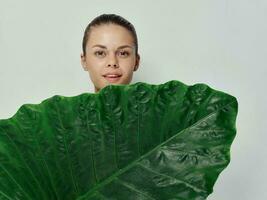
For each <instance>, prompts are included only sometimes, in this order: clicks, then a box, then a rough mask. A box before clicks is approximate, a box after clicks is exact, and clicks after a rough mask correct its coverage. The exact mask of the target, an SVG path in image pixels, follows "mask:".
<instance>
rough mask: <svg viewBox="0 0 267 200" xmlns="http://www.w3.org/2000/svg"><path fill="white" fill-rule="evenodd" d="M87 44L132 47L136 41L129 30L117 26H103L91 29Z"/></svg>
mask: <svg viewBox="0 0 267 200" xmlns="http://www.w3.org/2000/svg"><path fill="white" fill-rule="evenodd" d="M87 44H88V45H89V46H94V45H96V44H102V45H105V46H106V45H120V46H121V45H130V46H132V45H133V44H134V39H133V36H132V34H131V32H130V31H129V30H127V29H126V28H125V27H123V26H120V25H117V24H102V25H99V26H94V27H91V30H90V33H89V37H88V41H87Z"/></svg>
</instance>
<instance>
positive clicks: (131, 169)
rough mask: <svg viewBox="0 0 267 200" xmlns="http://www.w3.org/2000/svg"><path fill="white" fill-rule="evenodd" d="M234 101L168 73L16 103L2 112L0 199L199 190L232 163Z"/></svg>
mask: <svg viewBox="0 0 267 200" xmlns="http://www.w3.org/2000/svg"><path fill="white" fill-rule="evenodd" d="M237 107H238V104H237V100H236V98H235V97H233V96H231V95H229V94H226V93H223V92H221V91H217V90H214V89H211V88H210V87H209V86H207V85H205V84H195V85H193V86H187V85H185V84H183V83H181V82H179V81H175V80H173V81H169V82H166V83H164V84H160V85H151V84H147V83H142V82H138V83H135V84H131V85H109V86H107V87H105V88H103V89H102V90H101V91H100V92H99V93H97V94H90V93H84V94H81V95H78V96H74V97H63V96H59V95H55V96H53V97H51V98H49V99H46V100H44V101H43V102H42V103H40V104H24V105H22V106H21V107H20V108H19V110H18V111H17V113H16V114H15V115H14V116H13V117H11V118H9V119H3V120H0V199H12V200H13V199H22V200H24V199H26V200H39V199H40V200H53V199H55V200H56V199H58V200H68V199H71V200H75V199H77V200H106V199H114V200H126V199H127V200H128V199H129V200H130V199H133V200H137V199H138V200H139V199H140V200H141V199H142V200H143V199H148V200H150V199H155V200H165V199H166V200H174V199H175V200H180V199H181V200H190V199H192V200H193V199H194V200H202V199H206V198H207V196H208V195H209V194H210V193H212V191H213V185H214V184H215V181H216V179H217V178H218V176H219V174H220V173H221V172H222V170H223V169H224V168H225V167H226V166H227V165H228V164H229V162H230V146H231V144H232V142H233V139H234V137H235V134H236V127H235V120H236V116H237Z"/></svg>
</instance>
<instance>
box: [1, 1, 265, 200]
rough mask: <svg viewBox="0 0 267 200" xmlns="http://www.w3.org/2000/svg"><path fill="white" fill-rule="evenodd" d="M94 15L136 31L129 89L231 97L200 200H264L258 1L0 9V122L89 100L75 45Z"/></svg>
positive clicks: (29, 4)
mask: <svg viewBox="0 0 267 200" xmlns="http://www.w3.org/2000/svg"><path fill="white" fill-rule="evenodd" d="M102 13H115V14H119V15H122V16H123V17H125V18H126V19H128V20H129V21H131V22H132V23H133V24H134V25H135V27H136V31H137V33H138V37H139V49H140V54H141V64H140V68H139V70H138V71H137V72H135V73H134V79H133V81H132V83H135V82H137V81H144V82H148V83H151V84H159V83H164V82H167V81H169V80H180V81H182V82H184V83H185V84H188V85H192V84H195V83H206V84H208V85H209V86H210V87H212V88H214V89H217V90H222V91H224V92H227V93H229V94H232V95H234V96H236V97H237V99H238V102H239V112H238V118H237V136H236V138H235V140H234V142H233V145H232V151H231V158H232V161H231V163H230V164H229V166H228V167H227V168H226V169H225V170H224V171H223V172H222V173H221V174H220V176H219V178H218V180H217V182H216V184H215V187H214V192H213V194H212V195H210V197H209V198H208V199H209V200H265V199H267V192H266V188H267V174H266V168H267V161H266V156H267V148H266V145H267V136H266V133H265V129H266V128H265V125H266V124H267V120H266V111H267V109H266V108H267V106H266V104H267V95H266V88H265V87H264V86H266V83H267V81H266V77H265V76H266V75H267V70H266V68H267V66H266V64H267V61H266V56H267V42H266V41H267V40H266V35H267V23H266V19H267V1H266V0H253V1H252V0H171V1H170V0H169V1H168V0H166V1H155V0H142V1H141V0H135V1H125V0H124V1H122V0H112V1H104V0H93V1H92V0H75V1H63V0H60V1H59V0H58V1H56V0H53V1H52V0H50V1H48V0H45V1H43V0H42V1H41V0H24V1H18V0H16V1H15V0H0V119H3V118H9V117H11V116H13V115H14V114H15V112H16V111H17V110H18V108H19V107H20V106H21V105H22V104H25V103H40V102H41V101H42V100H44V99H46V98H49V97H51V96H53V95H55V94H58V95H63V96H74V95H78V94H81V93H83V92H93V85H92V83H91V82H90V81H89V76H88V74H87V72H85V71H83V69H82V67H81V65H80V53H81V43H82V36H83V31H84V29H85V27H86V25H87V24H88V23H89V21H90V20H92V19H93V18H94V17H96V16H97V15H100V14H102Z"/></svg>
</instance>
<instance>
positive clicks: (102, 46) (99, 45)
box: [92, 44, 134, 49]
mask: <svg viewBox="0 0 267 200" xmlns="http://www.w3.org/2000/svg"><path fill="white" fill-rule="evenodd" d="M94 47H100V48H103V49H107V47H106V46H104V45H101V44H96V45H94V46H92V48H94ZM126 47H129V48H134V47H132V46H129V45H122V46H119V47H118V49H123V48H126Z"/></svg>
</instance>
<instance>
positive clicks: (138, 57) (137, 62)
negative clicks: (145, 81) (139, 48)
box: [134, 54, 140, 71]
mask: <svg viewBox="0 0 267 200" xmlns="http://www.w3.org/2000/svg"><path fill="white" fill-rule="evenodd" d="M139 64H140V55H139V54H137V56H136V62H135V66H134V71H137V69H138V68H139Z"/></svg>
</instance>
